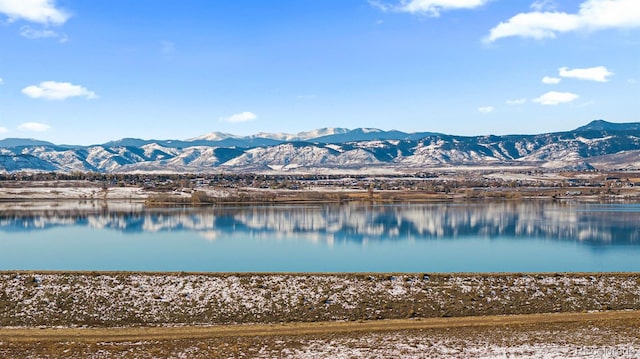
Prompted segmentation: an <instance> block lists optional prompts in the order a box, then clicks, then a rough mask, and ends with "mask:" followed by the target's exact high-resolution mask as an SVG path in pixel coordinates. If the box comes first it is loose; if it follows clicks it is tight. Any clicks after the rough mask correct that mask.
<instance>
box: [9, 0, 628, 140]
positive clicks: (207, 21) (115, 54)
mask: <svg viewBox="0 0 640 359" xmlns="http://www.w3.org/2000/svg"><path fill="white" fill-rule="evenodd" d="M0 45H1V46H2V49H1V50H0V78H1V79H2V81H1V82H0V138H4V137H33V138H39V139H44V140H49V141H53V142H55V143H70V144H93V143H103V142H106V141H109V140H114V139H119V138H122V137H139V138H145V139H150V138H155V139H169V138H172V139H186V138H190V137H195V136H198V135H202V134H205V133H208V132H212V131H221V132H228V133H233V134H239V135H247V134H252V133H256V132H288V133H295V132H299V131H306V130H311V129H316V128H322V127H347V128H356V127H375V128H381V129H385V130H390V129H397V130H402V131H435V132H445V133H451V134H460V135H483V134H508V133H538V132H546V131H561V130H569V129H572V128H575V127H578V126H580V125H583V124H585V123H587V122H589V121H591V120H594V119H606V120H609V121H612V122H635V121H640V116H639V115H640V104H639V102H640V101H639V100H640V1H638V0H566V1H559V0H558V1H550V0H537V1H534V0H529V1H513V0H379V1H369V0H278V1H264V0H233V1H222V0H181V1H175V0H135V1H131V0H108V1H107V0H91V1H86V0H0Z"/></svg>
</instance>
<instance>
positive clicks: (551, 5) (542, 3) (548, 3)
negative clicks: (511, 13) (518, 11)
mask: <svg viewBox="0 0 640 359" xmlns="http://www.w3.org/2000/svg"><path fill="white" fill-rule="evenodd" d="M556 7H557V5H556V3H555V1H553V0H536V1H534V2H533V4H531V8H532V9H533V10H535V11H543V10H555V9H556Z"/></svg>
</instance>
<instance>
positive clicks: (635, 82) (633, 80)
mask: <svg viewBox="0 0 640 359" xmlns="http://www.w3.org/2000/svg"><path fill="white" fill-rule="evenodd" d="M0 80H2V79H0ZM627 82H628V83H630V84H632V85H635V84H637V83H638V80H636V79H628V80H627ZM1 83H2V81H0V84H1Z"/></svg>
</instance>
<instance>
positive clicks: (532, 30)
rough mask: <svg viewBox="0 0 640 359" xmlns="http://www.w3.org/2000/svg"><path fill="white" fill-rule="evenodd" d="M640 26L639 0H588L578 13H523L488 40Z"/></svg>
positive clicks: (500, 28) (496, 31) (536, 37)
mask: <svg viewBox="0 0 640 359" xmlns="http://www.w3.org/2000/svg"><path fill="white" fill-rule="evenodd" d="M634 27H640V6H638V0H586V1H584V2H583V3H582V4H581V5H580V9H579V10H578V12H577V13H575V14H569V13H566V12H558V11H533V12H529V13H520V14H517V15H515V16H514V17H512V18H511V19H509V20H507V21H505V22H501V23H500V24H498V25H497V26H496V27H494V28H493V29H491V30H490V32H489V36H487V37H486V38H485V41H487V42H493V41H496V40H498V39H501V38H504V37H511V36H520V37H531V38H534V39H544V38H555V37H556V35H557V34H558V33H563V32H570V31H578V30H588V31H594V30H601V29H610V28H634Z"/></svg>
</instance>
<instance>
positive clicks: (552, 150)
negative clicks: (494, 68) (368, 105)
mask: <svg viewBox="0 0 640 359" xmlns="http://www.w3.org/2000/svg"><path fill="white" fill-rule="evenodd" d="M455 166H466V167H478V168H486V167H494V168H497V167H505V166H516V167H535V168H547V169H563V170H568V169H573V170H591V169H638V168H640V122H638V123H612V122H607V121H604V120H596V121H593V122H591V123H589V124H587V125H585V126H581V127H579V128H576V129H575V130H572V131H566V132H554V133H543V134H534V135H504V136H494V135H488V136H455V135H447V134H441V133H434V132H414V133H406V132H402V131H395V130H391V131H383V130H379V129H372V128H358V129H353V130H349V129H345V128H323V129H318V130H313V131H307V132H301V133H297V134H286V133H276V134H270V133H258V134H255V135H251V136H235V135H232V134H227V133H221V132H213V133H209V134H206V135H203V136H199V137H196V138H191V139H187V140H142V139H137V138H124V139H120V140H117V141H111V142H107V143H104V144H97V145H90V146H75V145H56V144H53V143H51V142H46V141H40V140H34V139H17V138H7V139H4V140H0V172H18V171H46V172H50V171H57V172H72V171H83V172H86V171H91V172H103V173H130V172H194V173H198V172H270V171H276V172H292V171H294V172H320V173H322V172H324V171H334V172H335V171H341V170H342V171H345V170H348V171H353V170H357V171H363V172H366V171H376V172H378V171H383V172H384V171H420V170H423V169H429V168H436V167H437V168H443V167H455Z"/></svg>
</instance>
